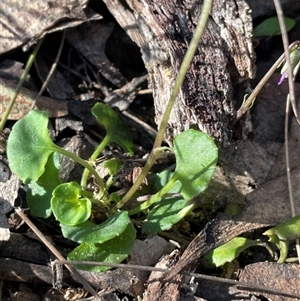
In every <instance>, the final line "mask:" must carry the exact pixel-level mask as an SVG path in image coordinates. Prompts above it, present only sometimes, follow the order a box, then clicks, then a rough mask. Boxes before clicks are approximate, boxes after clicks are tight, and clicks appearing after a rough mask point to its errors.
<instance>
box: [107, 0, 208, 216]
mask: <svg viewBox="0 0 300 301" xmlns="http://www.w3.org/2000/svg"><path fill="white" fill-rule="evenodd" d="M212 2H213V1H212V0H204V2H203V6H202V11H201V14H200V17H199V21H198V24H197V27H196V30H195V33H194V35H193V38H192V40H191V43H190V45H189V47H188V49H187V52H186V54H185V56H184V58H183V61H182V64H181V66H180V69H179V71H178V75H177V77H176V80H175V84H174V87H173V90H172V94H171V97H170V100H169V102H168V104H167V107H166V109H165V113H164V116H163V118H162V121H161V123H160V125H159V130H158V133H157V135H156V139H155V141H154V144H153V148H152V151H151V153H150V155H149V157H148V160H147V162H146V164H145V166H144V168H143V170H142V172H141V174H140V176H139V177H138V178H137V179H136V181H135V183H134V184H133V186H132V187H131V188H130V189H129V190H128V192H127V193H126V194H125V196H124V197H123V198H122V199H121V200H120V202H118V203H117V204H116V206H115V207H114V208H113V209H112V210H113V212H114V211H116V210H117V209H120V208H121V207H123V206H124V205H125V204H126V203H127V202H128V201H129V199H130V198H131V197H132V196H133V194H134V193H135V192H136V191H137V190H138V188H139V187H140V185H141V183H142V182H143V179H144V178H145V177H146V176H147V174H148V172H149V171H150V169H151V167H152V166H153V164H154V162H155V161H156V158H157V155H158V152H157V148H159V147H160V146H161V143H162V141H163V138H164V134H165V131H166V128H167V125H168V120H169V117H170V114H171V111H172V108H173V106H174V103H175V100H176V97H177V95H178V93H179V91H180V88H181V86H182V83H183V81H184V78H185V75H186V72H187V70H188V68H189V65H190V63H191V61H192V59H193V57H194V54H195V52H196V50H197V47H198V44H199V40H200V38H201V36H202V33H203V31H204V29H205V25H206V23H207V20H208V17H209V14H210V10H211V7H212Z"/></svg>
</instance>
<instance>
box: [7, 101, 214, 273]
mask: <svg viewBox="0 0 300 301" xmlns="http://www.w3.org/2000/svg"><path fill="white" fill-rule="evenodd" d="M92 113H93V114H94V116H95V117H96V120H97V121H98V122H99V123H101V124H102V125H103V126H104V127H105V129H106V136H105V137H104V139H103V140H102V142H101V143H100V144H99V146H98V147H97V148H96V150H95V152H94V153H93V154H92V156H91V158H90V160H89V162H87V161H85V160H83V159H81V158H80V157H78V156H76V155H74V154H72V153H70V152H68V151H66V150H64V149H62V148H60V147H58V146H57V145H55V144H54V143H53V142H52V141H51V139H50V137H49V134H48V122H49V119H48V116H47V114H46V113H45V112H43V111H31V112H29V113H28V114H27V115H26V116H25V117H23V118H22V119H20V120H19V121H17V122H16V124H15V125H14V126H13V128H12V131H11V133H10V136H9V138H8V141H7V156H8V160H9V165H10V168H11V170H12V172H14V173H16V174H17V175H18V176H19V178H20V179H21V180H22V181H23V182H24V183H26V184H28V196H27V200H28V205H29V207H30V209H31V213H32V214H34V215H36V216H39V217H43V218H48V217H50V216H51V214H52V213H53V215H54V217H55V218H56V220H58V221H59V223H60V226H61V230H62V233H63V236H64V237H65V238H68V239H71V240H73V241H75V242H77V243H79V244H80V245H79V246H78V247H76V248H75V249H74V250H73V251H72V252H71V253H70V254H69V255H68V258H69V259H72V260H91V261H96V260H98V261H104V262H113V263H116V262H121V261H123V260H124V259H125V258H126V257H127V256H128V254H129V252H130V249H131V247H132V246H133V243H134V240H135V233H136V231H135V228H134V226H133V222H132V220H131V218H133V217H134V216H135V214H140V216H143V217H144V219H145V221H144V223H143V227H142V231H143V232H144V233H157V232H159V231H162V230H166V229H170V228H171V227H172V226H173V225H174V224H175V223H177V222H178V221H180V220H181V219H182V218H184V217H185V216H186V215H187V214H188V213H189V212H190V211H191V210H192V209H193V208H194V206H195V204H194V202H193V198H194V197H195V196H197V195H198V194H200V193H201V192H203V191H204V190H205V189H206V188H207V186H208V184H209V182H210V180H211V178H212V176H213V174H214V171H215V165H216V163H217V156H218V150H217V147H216V146H215V144H214V141H213V139H212V138H210V137H208V136H207V135H206V134H204V133H201V132H199V131H195V130H188V131H186V132H183V133H181V134H180V135H178V136H176V137H175V140H174V153H175V156H176V161H177V167H176V169H175V171H174V172H173V173H169V174H167V176H166V171H165V172H162V173H160V174H158V175H157V181H156V189H157V191H158V192H157V193H156V194H154V195H153V196H152V197H151V198H150V199H149V200H148V201H146V202H144V203H142V204H141V205H138V206H137V207H136V208H133V209H131V210H130V211H126V210H124V209H123V208H120V209H121V210H120V209H118V210H113V208H114V206H115V202H118V201H119V199H118V198H116V196H115V194H114V193H111V194H110V192H109V189H108V188H109V186H110V185H112V178H109V180H108V182H105V181H104V180H103V179H102V178H101V177H100V176H99V174H98V173H97V172H96V171H95V169H94V166H93V165H94V162H95V160H96V158H97V157H98V156H99V154H100V153H101V152H102V151H103V149H104V148H105V147H106V146H107V145H108V144H109V143H112V142H113V143H116V144H118V145H119V146H121V147H122V149H123V150H124V151H126V152H129V153H132V142H131V140H130V139H129V133H128V130H127V128H126V127H125V125H124V124H123V123H122V122H121V120H120V119H119V118H118V115H117V113H116V112H115V111H114V110H113V109H111V108H110V107H109V106H107V105H104V104H100V103H97V104H96V105H95V106H94V107H93V108H92ZM165 149H169V148H158V151H159V152H163V151H164V150H165ZM61 155H64V156H68V157H70V158H72V159H73V160H75V161H76V162H78V163H79V164H81V165H83V166H84V167H85V170H84V172H83V175H82V179H81V183H80V184H79V183H76V182H68V183H61V181H60V179H59V169H60V156H61ZM106 166H108V169H109V173H110V174H111V175H113V174H114V173H116V172H117V171H118V168H119V167H120V163H119V162H116V161H115V160H110V161H108V162H107V164H106ZM89 174H92V175H93V176H94V178H95V180H96V181H97V184H98V189H99V191H89V190H87V188H86V187H87V182H88V178H89ZM170 209H171V210H170ZM95 216H97V218H96V217H95ZM129 216H131V218H130V217H129ZM132 216H133V217H132ZM80 268H83V269H87V270H90V271H98V272H99V271H104V270H106V269H108V268H107V267H91V266H80Z"/></svg>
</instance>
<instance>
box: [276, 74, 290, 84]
mask: <svg viewBox="0 0 300 301" xmlns="http://www.w3.org/2000/svg"><path fill="white" fill-rule="evenodd" d="M287 77H288V72H287V71H285V72H284V73H283V74H282V75H281V77H280V80H279V82H278V86H279V85H281V84H282V83H283V82H284V80H285V79H286V78H287Z"/></svg>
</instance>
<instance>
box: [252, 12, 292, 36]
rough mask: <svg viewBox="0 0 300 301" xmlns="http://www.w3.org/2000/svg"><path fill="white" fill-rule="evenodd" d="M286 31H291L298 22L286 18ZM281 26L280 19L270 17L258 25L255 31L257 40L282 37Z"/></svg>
mask: <svg viewBox="0 0 300 301" xmlns="http://www.w3.org/2000/svg"><path fill="white" fill-rule="evenodd" d="M284 22H285V26H286V30H287V31H290V30H291V29H292V28H293V27H294V26H295V24H296V21H295V20H294V19H292V18H289V17H284ZM280 34H281V31H280V26H279V21H278V17H270V18H267V19H265V20H264V21H262V22H261V23H260V24H258V25H257V26H256V27H255V28H254V30H253V36H254V37H255V38H259V37H267V36H274V35H280Z"/></svg>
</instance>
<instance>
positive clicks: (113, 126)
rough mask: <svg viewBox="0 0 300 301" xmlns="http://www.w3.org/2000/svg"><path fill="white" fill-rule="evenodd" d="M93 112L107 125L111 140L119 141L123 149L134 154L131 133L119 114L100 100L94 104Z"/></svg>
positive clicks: (107, 132)
mask: <svg viewBox="0 0 300 301" xmlns="http://www.w3.org/2000/svg"><path fill="white" fill-rule="evenodd" d="M92 114H93V115H94V116H95V117H96V119H97V121H98V122H99V123H100V124H102V125H103V126H104V127H105V129H106V135H107V137H108V139H109V141H111V142H115V143H117V144H118V145H120V146H121V147H122V148H123V150H125V151H126V152H128V153H131V154H133V143H132V141H131V139H130V133H129V131H128V129H127V127H126V125H125V124H124V123H123V122H122V121H121V119H120V118H119V116H118V114H117V113H116V112H115V111H114V110H113V109H112V108H111V107H110V106H108V105H106V104H103V103H99V102H98V103H96V104H95V105H94V106H93V108H92Z"/></svg>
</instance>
